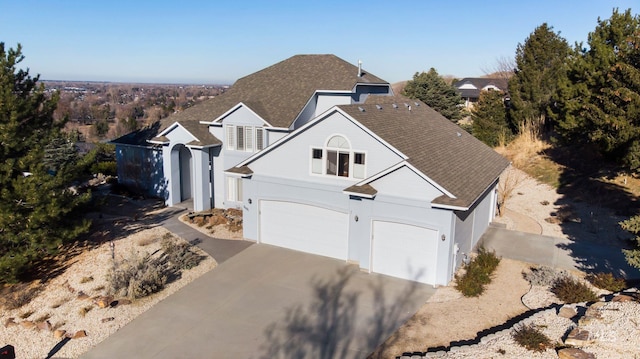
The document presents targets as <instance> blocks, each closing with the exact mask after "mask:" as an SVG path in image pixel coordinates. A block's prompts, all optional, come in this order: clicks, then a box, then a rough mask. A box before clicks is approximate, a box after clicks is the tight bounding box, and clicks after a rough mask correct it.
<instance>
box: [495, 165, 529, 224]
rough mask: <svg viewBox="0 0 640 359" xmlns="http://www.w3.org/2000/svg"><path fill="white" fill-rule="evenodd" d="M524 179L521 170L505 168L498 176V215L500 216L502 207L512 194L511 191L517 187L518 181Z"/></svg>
mask: <svg viewBox="0 0 640 359" xmlns="http://www.w3.org/2000/svg"><path fill="white" fill-rule="evenodd" d="M523 180H524V176H523V175H522V173H521V172H518V171H512V170H507V171H505V172H504V173H503V174H502V176H500V182H499V183H498V215H499V216H502V213H503V211H502V209H503V208H505V204H506V203H507V201H508V200H509V198H511V197H512V196H513V191H514V190H515V189H516V188H517V187H518V185H519V184H520V182H522V181H523Z"/></svg>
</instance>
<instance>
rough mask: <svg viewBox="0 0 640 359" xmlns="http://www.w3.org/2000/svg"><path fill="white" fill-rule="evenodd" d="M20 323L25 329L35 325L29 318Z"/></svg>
mask: <svg viewBox="0 0 640 359" xmlns="http://www.w3.org/2000/svg"><path fill="white" fill-rule="evenodd" d="M20 325H22V327H23V328H25V329H33V328H35V326H36V325H35V323H34V322H32V321H30V320H25V321H24V322H20Z"/></svg>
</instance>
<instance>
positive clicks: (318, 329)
mask: <svg viewBox="0 0 640 359" xmlns="http://www.w3.org/2000/svg"><path fill="white" fill-rule="evenodd" d="M357 273H358V269H357V268H354V267H351V266H350V267H344V268H340V269H339V270H337V273H336V274H335V275H334V276H332V277H331V278H328V279H319V278H314V279H313V280H312V281H311V287H312V290H313V293H314V296H313V298H314V299H313V300H312V302H310V303H308V304H307V305H304V304H299V305H295V306H293V307H291V308H288V309H287V310H286V315H285V317H284V318H283V319H282V320H279V321H276V322H274V323H271V324H270V325H269V326H267V328H266V330H265V338H266V340H265V343H268V344H266V345H265V346H264V347H263V348H262V351H261V356H260V358H262V359H267V358H318V359H334V358H365V357H369V358H377V357H378V356H374V355H373V354H371V353H372V352H373V351H374V350H375V349H376V348H378V346H380V345H381V344H382V343H383V342H384V341H385V339H387V338H388V337H389V336H391V334H393V332H395V331H396V330H397V329H398V328H399V327H400V326H401V325H402V324H403V323H404V322H405V321H406V320H408V319H409V318H410V317H411V316H412V315H413V314H414V313H415V311H417V309H418V308H420V306H421V305H422V304H423V303H424V302H425V301H426V299H427V298H426V296H424V295H422V294H424V291H423V290H419V289H420V288H424V285H423V284H419V283H416V282H410V281H403V283H402V284H401V285H399V286H398V284H397V282H394V283H393V284H391V282H390V281H389V279H390V278H387V277H384V276H380V275H375V274H369V275H370V276H374V275H375V276H377V278H375V280H374V281H373V283H371V282H372V281H368V283H369V284H367V285H362V284H361V283H362V282H361V281H359V280H358V278H357V275H356V274H357ZM396 281H397V280H396ZM431 293H433V290H432V291H431ZM391 344H393V343H385V345H391ZM379 352H381V351H379Z"/></svg>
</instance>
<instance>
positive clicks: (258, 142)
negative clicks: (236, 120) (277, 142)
mask: <svg viewBox="0 0 640 359" xmlns="http://www.w3.org/2000/svg"><path fill="white" fill-rule="evenodd" d="M226 128H227V141H226V144H227V145H226V148H227V150H234V151H244V152H258V151H261V150H262V149H263V148H264V131H263V129H262V127H254V126H236V125H227V126H226Z"/></svg>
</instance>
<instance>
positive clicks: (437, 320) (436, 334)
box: [372, 258, 530, 358]
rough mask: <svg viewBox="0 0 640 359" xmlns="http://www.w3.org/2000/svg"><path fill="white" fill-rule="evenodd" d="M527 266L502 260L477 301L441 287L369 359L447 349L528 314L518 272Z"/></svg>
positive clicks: (525, 289)
mask: <svg viewBox="0 0 640 359" xmlns="http://www.w3.org/2000/svg"><path fill="white" fill-rule="evenodd" d="M528 268H529V264H527V263H523V262H519V261H514V260H510V259H504V258H503V259H502V260H501V261H500V265H499V266H498V268H497V270H496V272H495V277H494V280H493V281H492V282H491V284H489V285H488V286H487V288H486V291H485V293H484V294H482V295H481V296H480V297H477V298H466V297H463V296H462V295H461V294H460V293H459V292H458V291H457V290H456V289H455V288H454V287H453V284H452V285H450V286H448V287H441V288H439V289H438V290H437V291H436V294H435V295H434V296H433V297H431V298H430V299H429V301H428V302H427V303H426V304H425V305H424V306H422V308H420V310H419V311H418V312H417V313H416V314H415V315H414V316H413V317H411V319H409V320H408V321H407V322H406V323H405V324H404V325H403V326H402V327H401V328H400V329H399V330H398V331H396V332H395V333H394V334H393V335H392V336H391V337H390V338H389V339H388V340H387V341H386V342H385V343H384V344H383V345H381V346H380V347H379V348H378V350H377V351H376V352H375V353H374V355H373V356H372V358H395V357H396V356H398V355H401V354H402V353H403V352H413V351H420V352H424V351H426V350H427V349H428V348H433V347H440V346H449V344H450V343H451V342H456V341H464V340H469V339H474V338H475V337H476V336H477V334H478V332H480V331H482V330H484V329H488V328H491V327H493V326H496V325H500V324H503V323H504V322H505V321H507V320H508V319H510V318H512V317H514V316H517V315H518V314H521V313H524V312H525V311H527V310H528V308H527V307H525V306H524V305H523V304H522V301H521V298H522V296H523V295H524V294H526V293H527V292H528V291H529V288H530V286H529V283H528V282H527V281H526V280H524V278H523V277H522V272H523V271H524V270H527V269H528Z"/></svg>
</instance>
